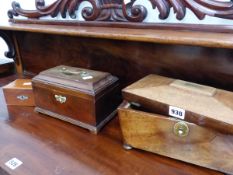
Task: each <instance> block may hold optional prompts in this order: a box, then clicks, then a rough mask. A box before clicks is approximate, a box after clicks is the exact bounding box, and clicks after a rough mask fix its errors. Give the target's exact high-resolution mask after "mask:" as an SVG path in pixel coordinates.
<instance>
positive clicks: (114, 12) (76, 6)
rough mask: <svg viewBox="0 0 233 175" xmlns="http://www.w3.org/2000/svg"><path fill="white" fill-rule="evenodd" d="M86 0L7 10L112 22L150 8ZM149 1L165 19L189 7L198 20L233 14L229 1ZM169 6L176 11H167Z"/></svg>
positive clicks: (139, 18) (138, 17) (137, 18)
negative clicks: (86, 2)
mask: <svg viewBox="0 0 233 175" xmlns="http://www.w3.org/2000/svg"><path fill="white" fill-rule="evenodd" d="M87 1H88V2H89V3H90V4H91V7H90V6H88V7H87V6H84V7H82V8H80V5H81V3H82V1H78V0H73V1H72V0H57V1H55V2H54V3H52V4H50V5H45V0H35V5H36V10H26V9H23V8H21V7H20V4H19V3H17V2H15V1H14V2H13V3H12V9H11V10H9V11H8V16H9V18H14V17H15V16H19V15H20V16H24V17H28V18H32V19H36V20H37V21H38V18H40V17H43V16H51V17H56V16H58V15H59V14H61V17H62V18H66V16H67V14H68V15H69V16H70V18H72V19H75V18H76V17H77V15H76V14H78V13H79V12H81V14H82V17H83V18H84V20H86V21H111V22H114V21H122V22H126V21H129V22H143V21H144V19H145V18H146V17H147V16H148V11H149V9H148V7H147V6H144V4H143V3H137V5H135V4H134V1H128V2H125V1H123V0H108V1H100V0H96V1H91V0H87ZM149 3H150V4H151V6H152V8H153V9H155V8H157V9H158V12H159V15H158V16H159V18H160V19H161V20H164V19H167V18H168V17H169V16H170V14H171V15H176V18H177V19H178V20H182V19H183V18H184V17H185V16H186V11H187V9H189V10H190V12H193V14H194V15H196V17H197V18H199V20H202V19H204V18H205V16H212V17H215V18H224V19H232V14H233V12H232V9H233V3H232V2H224V1H223V2H221V1H220V2H219V1H218V2H216V1H214V0H202V1H190V2H187V1H185V0H179V1H169V0H163V1H158V0H151V1H150V2H149ZM172 8H173V9H174V12H175V13H170V12H171V9H172ZM67 12H68V13H67ZM153 13H154V14H156V13H155V11H153ZM154 14H151V15H154ZM156 16H157V14H156ZM66 22H68V21H66ZM144 25H145V24H144Z"/></svg>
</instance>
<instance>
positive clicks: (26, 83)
mask: <svg viewBox="0 0 233 175" xmlns="http://www.w3.org/2000/svg"><path fill="white" fill-rule="evenodd" d="M30 85H32V83H31V82H25V83H23V86H30Z"/></svg>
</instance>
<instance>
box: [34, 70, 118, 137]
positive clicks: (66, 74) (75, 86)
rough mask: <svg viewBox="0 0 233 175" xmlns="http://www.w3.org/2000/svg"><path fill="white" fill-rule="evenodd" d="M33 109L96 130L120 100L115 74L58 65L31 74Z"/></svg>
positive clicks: (112, 113)
mask: <svg viewBox="0 0 233 175" xmlns="http://www.w3.org/2000/svg"><path fill="white" fill-rule="evenodd" d="M32 85H33V91H34V95H35V104H36V108H35V110H36V111H37V112H40V113H43V114H47V115H49V116H52V117H55V118H58V119H61V120H64V121H67V122H70V123H72V124H75V125H78V126H81V127H83V128H86V129H88V130H90V131H92V132H94V133H97V132H98V131H99V130H100V129H101V128H102V127H103V126H104V124H106V123H107V122H108V121H109V120H110V119H111V118H112V117H113V116H114V115H115V113H116V109H117V107H118V105H119V103H120V101H121V100H120V98H119V83H118V78H116V77H114V76H112V75H111V74H109V73H106V72H100V71H93V70H88V69H82V68H74V67H69V66H58V67H55V68H51V69H48V70H46V71H43V72H41V73H40V74H39V75H37V76H36V77H34V78H33V81H32Z"/></svg>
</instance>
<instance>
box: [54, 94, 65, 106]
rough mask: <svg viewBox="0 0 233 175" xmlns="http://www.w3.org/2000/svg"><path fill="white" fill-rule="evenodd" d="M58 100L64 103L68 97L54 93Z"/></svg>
mask: <svg viewBox="0 0 233 175" xmlns="http://www.w3.org/2000/svg"><path fill="white" fill-rule="evenodd" d="M54 97H55V99H56V101H58V102H59V103H61V104H63V103H65V102H66V97H65V96H62V95H54Z"/></svg>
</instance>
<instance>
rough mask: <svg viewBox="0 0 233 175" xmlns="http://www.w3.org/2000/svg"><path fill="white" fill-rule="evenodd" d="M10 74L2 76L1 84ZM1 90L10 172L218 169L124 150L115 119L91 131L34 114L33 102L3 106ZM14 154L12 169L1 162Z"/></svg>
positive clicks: (1, 154)
mask: <svg viewBox="0 0 233 175" xmlns="http://www.w3.org/2000/svg"><path fill="white" fill-rule="evenodd" d="M15 78H17V77H16V76H11V77H6V78H1V79H0V85H1V86H3V85H5V84H7V83H9V81H12V80H14V79H15ZM0 94H1V95H0V96H1V98H0V106H1V108H0V129H1V134H0V164H1V165H0V167H1V169H3V170H4V172H5V171H6V172H8V173H9V174H12V175H13V174H15V175H16V174H17V175H31V174H36V175H40V174H41V175H47V174H48V175H51V174H62V175H63V174H64V175H66V174H69V175H72V174H90V175H92V174H93V175H94V174H108V175H110V174H145V175H147V174H148V175H151V174H154V175H156V174H158V175H160V174H166V175H176V174H177V175H181V174H186V175H196V174H199V175H207V174H212V175H217V174H221V173H217V172H214V171H211V170H208V169H205V168H200V167H197V166H193V165H190V164H186V163H183V162H179V161H175V160H173V159H169V158H165V157H161V156H158V155H156V154H151V153H148V152H144V151H141V150H136V149H135V150H131V151H126V150H124V149H123V148H122V144H123V141H122V137H121V132H120V128H119V123H118V118H115V119H114V120H112V121H111V122H110V123H109V124H108V125H106V126H105V127H104V129H103V130H102V131H101V132H100V133H99V134H98V135H97V136H96V135H93V134H90V133H89V132H88V131H86V130H84V129H82V128H79V127H76V126H73V125H70V124H68V123H65V122H62V121H60V120H56V119H53V118H48V117H44V116H43V115H40V114H37V113H35V112H34V108H32V107H16V106H15V107H14V106H11V107H9V108H8V110H7V107H6V104H5V102H4V99H3V94H2V91H0ZM13 157H16V158H18V159H19V160H21V161H23V165H21V166H20V167H19V168H17V169H16V170H14V171H13V170H10V169H9V168H7V167H6V166H5V165H4V163H5V162H7V161H8V160H10V159H11V158H13Z"/></svg>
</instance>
